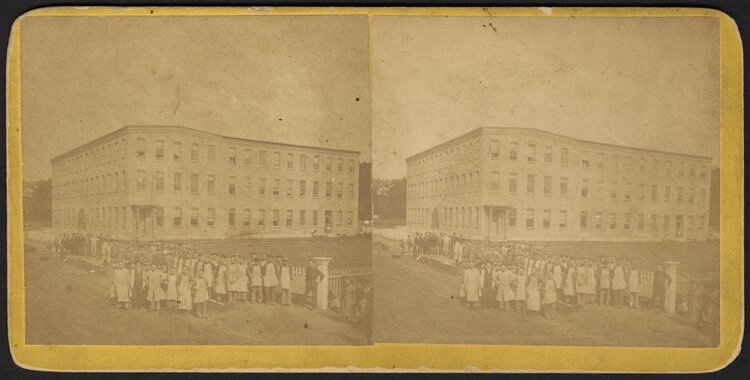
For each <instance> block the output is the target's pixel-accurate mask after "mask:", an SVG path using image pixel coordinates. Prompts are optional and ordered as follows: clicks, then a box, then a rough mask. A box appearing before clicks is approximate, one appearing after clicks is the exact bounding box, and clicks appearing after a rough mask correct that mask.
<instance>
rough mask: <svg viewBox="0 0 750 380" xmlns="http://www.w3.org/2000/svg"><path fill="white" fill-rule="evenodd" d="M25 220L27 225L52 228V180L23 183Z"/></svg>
mask: <svg viewBox="0 0 750 380" xmlns="http://www.w3.org/2000/svg"><path fill="white" fill-rule="evenodd" d="M23 220H24V224H25V225H29V226H36V227H50V226H52V180H51V179H42V180H36V181H24V183H23Z"/></svg>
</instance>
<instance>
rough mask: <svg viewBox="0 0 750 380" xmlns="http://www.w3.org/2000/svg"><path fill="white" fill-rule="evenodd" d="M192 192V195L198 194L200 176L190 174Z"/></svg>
mask: <svg viewBox="0 0 750 380" xmlns="http://www.w3.org/2000/svg"><path fill="white" fill-rule="evenodd" d="M190 192H191V193H197V192H198V174H195V173H193V174H190Z"/></svg>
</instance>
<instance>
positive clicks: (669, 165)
mask: <svg viewBox="0 0 750 380" xmlns="http://www.w3.org/2000/svg"><path fill="white" fill-rule="evenodd" d="M664 174H665V175H666V176H667V177H671V176H672V161H667V163H666V164H665V167H664Z"/></svg>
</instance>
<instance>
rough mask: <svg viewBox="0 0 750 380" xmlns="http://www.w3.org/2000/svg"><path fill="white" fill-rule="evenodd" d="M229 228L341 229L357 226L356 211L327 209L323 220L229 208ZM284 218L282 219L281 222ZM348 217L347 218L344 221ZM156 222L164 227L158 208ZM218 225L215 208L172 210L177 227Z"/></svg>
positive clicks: (304, 213)
mask: <svg viewBox="0 0 750 380" xmlns="http://www.w3.org/2000/svg"><path fill="white" fill-rule="evenodd" d="M224 217H225V218H226V219H224V220H225V221H226V225H227V226H229V227H235V226H242V227H246V228H250V227H251V226H258V227H268V226H270V227H306V226H311V227H316V226H320V225H321V222H323V224H322V225H324V226H333V225H337V226H341V225H348V226H351V225H353V224H354V210H348V211H344V210H324V211H323V213H322V220H321V219H320V214H319V212H318V210H293V209H286V210H280V209H268V210H266V209H264V208H261V209H250V208H245V209H234V208H230V209H226V214H225V215H224ZM282 218H283V219H282ZM344 218H346V219H344ZM155 222H156V225H157V226H158V227H163V226H164V223H165V221H164V210H163V209H157V210H156V216H155ZM216 223H217V212H216V209H215V208H208V209H205V210H200V209H199V208H197V207H191V208H182V207H174V208H172V209H171V221H170V224H171V226H172V227H174V228H180V227H188V228H191V227H201V226H206V227H214V226H215V225H216Z"/></svg>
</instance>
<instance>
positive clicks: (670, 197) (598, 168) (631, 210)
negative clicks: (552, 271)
mask: <svg viewBox="0 0 750 380" xmlns="http://www.w3.org/2000/svg"><path fill="white" fill-rule="evenodd" d="M406 163H407V201H406V203H407V225H408V226H409V227H410V230H412V231H437V232H445V233H448V234H451V235H452V234H456V235H459V236H465V237H475V238H488V239H496V240H518V241H534V240H559V241H565V240H571V241H573V240H575V241H579V240H594V241H596V240H665V239H666V240H705V239H706V238H707V237H708V235H709V231H708V215H709V196H710V194H709V192H710V189H711V186H710V185H711V178H710V176H711V159H710V158H708V157H699V156H693V155H686V154H677V153H668V152H661V151H655V150H647V149H640V148H633V147H626V146H617V145H610V144H602V143H596V142H591V141H583V140H578V139H574V138H570V137H565V136H561V135H557V134H552V133H548V132H544V131H540V130H535V129H523V128H479V129H476V130H474V131H472V132H470V133H467V134H465V135H463V136H460V137H458V138H455V139H453V140H450V141H447V142H445V143H443V144H440V145H438V146H435V147H433V148H431V149H428V150H426V151H424V152H421V153H419V154H416V155H414V156H412V157H409V158H407V160H406Z"/></svg>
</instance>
